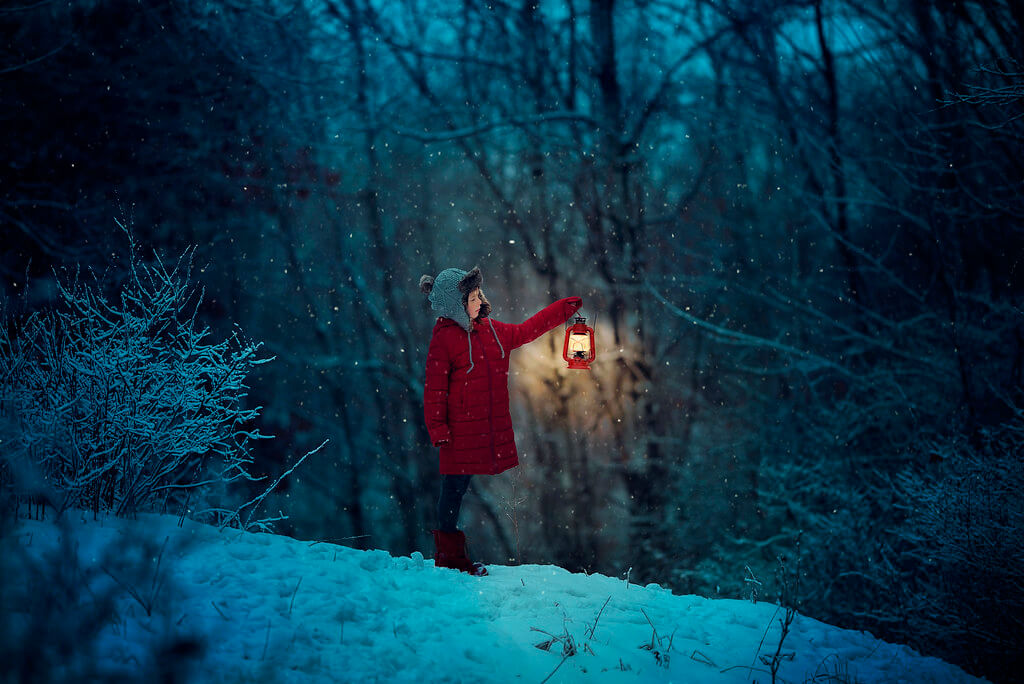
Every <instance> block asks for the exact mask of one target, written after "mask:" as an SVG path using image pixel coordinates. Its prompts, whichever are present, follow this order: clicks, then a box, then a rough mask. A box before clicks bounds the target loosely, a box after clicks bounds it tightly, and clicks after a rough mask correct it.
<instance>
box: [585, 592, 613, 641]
mask: <svg viewBox="0 0 1024 684" xmlns="http://www.w3.org/2000/svg"><path fill="white" fill-rule="evenodd" d="M611 600H612V597H611V596H609V597H608V598H606V599H605V600H604V605H603V606H601V610H599V611H597V617H596V618H594V625H593V626H592V627H591V628H590V634H589V635H588V636H587V638H588V639H593V638H594V630H595V629H597V621H598V620H600V619H601V613H603V612H604V609H605V606H607V605H608V602H609V601H611Z"/></svg>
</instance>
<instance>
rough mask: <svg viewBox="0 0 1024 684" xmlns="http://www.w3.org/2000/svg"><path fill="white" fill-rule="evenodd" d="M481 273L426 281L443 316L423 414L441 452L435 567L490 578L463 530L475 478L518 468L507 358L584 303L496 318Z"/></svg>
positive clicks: (574, 300)
mask: <svg viewBox="0 0 1024 684" xmlns="http://www.w3.org/2000/svg"><path fill="white" fill-rule="evenodd" d="M482 280H483V277H482V276H481V274H480V269H479V268H474V269H473V270H472V271H469V272H468V273H467V272H466V271H463V270H460V269H457V268H447V269H445V270H443V271H441V272H440V273H439V274H438V275H437V277H436V278H431V277H430V276H426V275H425V276H423V277H422V278H420V290H421V291H422V292H423V293H424V294H428V295H429V298H430V305H431V308H432V309H433V310H434V311H435V312H436V313H437V314H438V319H437V322H436V323H435V324H434V332H433V335H432V337H431V338H430V348H429V350H428V351H427V367H426V380H425V382H424V389H423V417H424V420H425V421H426V424H427V432H428V433H429V434H430V441H431V442H432V443H433V445H434V446H436V447H440V449H441V454H440V463H441V496H440V498H439V500H438V528H439V529H437V530H434V531H433V532H434V543H435V545H436V549H437V552H436V554H435V556H434V562H435V565H437V566H439V567H449V568H456V569H458V570H462V571H464V572H469V573H472V574H475V575H485V574H487V570H486V569H485V568H484V566H483V565H482V564H480V563H473V562H472V561H470V560H469V558H468V557H467V555H466V538H465V535H464V534H463V533H462V532H461V531H460V530H459V529H458V528H457V524H458V517H459V509H460V508H461V506H462V497H463V496H464V495H465V493H466V489H467V488H468V487H469V480H470V478H471V477H472V476H473V475H497V474H498V473H501V472H504V471H506V470H508V469H509V468H513V467H515V466H516V465H518V464H519V457H518V453H517V452H516V443H515V435H514V434H513V431H512V417H511V414H510V413H509V396H508V362H509V359H508V355H509V353H510V352H511V351H512V350H513V349H516V348H517V347H521V346H522V345H524V344H526V343H527V342H532V341H533V340H535V339H537V338H538V337H540V336H541V335H543V334H544V333H546V332H547V331H549V330H551V329H552V328H555V327H557V326H559V325H561V324H562V323H564V322H565V321H567V320H568V319H569V317H570V316H572V315H573V314H574V313H576V312H577V311H578V310H579V308H580V307H581V306H583V300H582V299H580V298H579V297H569V298H567V299H561V300H559V301H557V302H555V303H554V304H551V305H550V306H548V307H545V308H544V309H542V310H541V311H539V312H538V313H536V314H534V315H533V316H531V317H530V318H529V319H527V320H526V321H525V322H523V323H520V324H519V325H515V324H512V323H502V322H501V321H496V320H493V319H491V318H490V313H491V305H490V303H489V302H488V301H487V299H486V298H485V297H484V295H483V292H481V290H480V285H481V282H482Z"/></svg>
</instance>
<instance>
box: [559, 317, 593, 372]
mask: <svg viewBox="0 0 1024 684" xmlns="http://www.w3.org/2000/svg"><path fill="white" fill-rule="evenodd" d="M596 355H597V352H596V350H595V348H594V329H593V328H591V327H590V326H589V325H587V319H586V318H584V317H583V316H577V317H576V323H574V324H573V325H572V327H570V328H566V330H565V345H564V346H563V347H562V358H563V359H565V360H566V361H568V362H569V368H576V369H580V370H590V362H591V361H593V360H594V357H595V356H596Z"/></svg>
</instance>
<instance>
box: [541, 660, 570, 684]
mask: <svg viewBox="0 0 1024 684" xmlns="http://www.w3.org/2000/svg"><path fill="white" fill-rule="evenodd" d="M568 658H569V656H567V655H565V656H562V661H561V662H560V663H558V665H556V666H555V669H554V670H552V671H551V674H549V675H548V676H547V677H545V678H544V679H542V680H540V684H544V682H546V681H548V680H549V679H551V678H552V677H554V676H555V673H556V672H558V668H560V667H562V663H564V662H565V661H566V660H567V659H568Z"/></svg>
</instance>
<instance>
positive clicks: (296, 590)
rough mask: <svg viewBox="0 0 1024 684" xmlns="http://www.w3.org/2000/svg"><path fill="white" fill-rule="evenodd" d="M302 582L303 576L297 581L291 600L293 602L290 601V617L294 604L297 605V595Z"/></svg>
mask: <svg viewBox="0 0 1024 684" xmlns="http://www.w3.org/2000/svg"><path fill="white" fill-rule="evenodd" d="M300 584H302V578H301V577H300V578H299V581H298V582H296V583H295V591H293V592H292V600H291V602H289V603H288V617H291V616H292V606H294V605H295V595H296V594H298V593H299V585H300Z"/></svg>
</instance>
